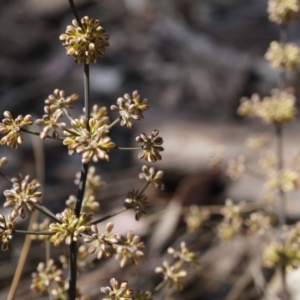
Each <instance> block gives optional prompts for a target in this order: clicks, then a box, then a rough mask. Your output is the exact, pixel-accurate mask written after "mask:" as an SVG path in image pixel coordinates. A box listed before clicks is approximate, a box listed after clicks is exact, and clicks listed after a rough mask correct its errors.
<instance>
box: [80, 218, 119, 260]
mask: <svg viewBox="0 0 300 300" xmlns="http://www.w3.org/2000/svg"><path fill="white" fill-rule="evenodd" d="M113 228H114V224H112V223H107V225H106V230H105V232H104V233H103V234H99V233H98V228H97V226H96V225H92V226H91V232H90V236H88V237H86V238H85V239H84V241H85V242H86V243H93V244H92V246H90V247H89V249H88V252H89V253H95V252H97V258H98V259H101V258H103V257H104V258H110V257H112V256H113V255H115V254H116V249H115V247H114V245H115V244H116V243H118V237H117V234H115V233H114V234H113V233H111V232H112V230H113Z"/></svg>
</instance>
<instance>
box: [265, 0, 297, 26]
mask: <svg viewBox="0 0 300 300" xmlns="http://www.w3.org/2000/svg"><path fill="white" fill-rule="evenodd" d="M268 13H269V19H270V21H272V22H275V23H278V24H284V25H286V24H291V23H293V22H295V21H297V19H298V17H299V2H298V1H297V0H269V2H268Z"/></svg>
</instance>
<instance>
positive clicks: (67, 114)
mask: <svg viewBox="0 0 300 300" xmlns="http://www.w3.org/2000/svg"><path fill="white" fill-rule="evenodd" d="M62 111H63V113H64V114H65V116H66V117H67V118H68V119H69V120H70V122H72V121H73V118H72V117H71V116H70V114H69V112H68V110H67V109H65V108H64V107H63V109H62Z"/></svg>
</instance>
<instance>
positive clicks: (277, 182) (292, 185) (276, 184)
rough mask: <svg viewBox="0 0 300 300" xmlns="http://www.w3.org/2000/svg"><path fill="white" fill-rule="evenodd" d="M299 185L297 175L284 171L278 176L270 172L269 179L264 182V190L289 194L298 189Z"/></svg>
mask: <svg viewBox="0 0 300 300" xmlns="http://www.w3.org/2000/svg"><path fill="white" fill-rule="evenodd" d="M298 185H299V173H298V172H296V171H294V170H290V169H286V170H282V172H281V173H280V174H279V175H278V174H277V172H270V173H269V178H268V180H267V182H266V185H265V186H266V189H268V190H273V189H275V190H278V189H280V190H281V191H283V192H285V193H286V192H291V191H294V190H296V189H297V188H298Z"/></svg>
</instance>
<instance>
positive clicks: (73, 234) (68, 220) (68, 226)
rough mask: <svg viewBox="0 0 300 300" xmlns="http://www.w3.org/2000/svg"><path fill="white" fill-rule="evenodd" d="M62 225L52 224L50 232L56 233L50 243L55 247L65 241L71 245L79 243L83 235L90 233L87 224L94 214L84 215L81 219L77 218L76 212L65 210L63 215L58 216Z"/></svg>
mask: <svg viewBox="0 0 300 300" xmlns="http://www.w3.org/2000/svg"><path fill="white" fill-rule="evenodd" d="M56 217H57V219H58V220H59V221H60V223H51V224H50V226H49V230H50V231H51V232H54V233H55V235H53V236H52V237H51V239H50V242H52V243H54V246H59V245H60V243H61V242H63V241H65V243H66V244H67V245H70V244H71V243H72V241H75V242H76V241H77V240H78V237H80V236H81V235H82V233H86V232H88V231H89V226H88V225H87V223H88V222H89V221H90V220H91V218H92V214H86V213H82V214H81V215H80V217H79V218H77V217H76V215H75V212H74V210H72V209H65V210H64V211H63V212H62V213H61V214H57V215H56Z"/></svg>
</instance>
